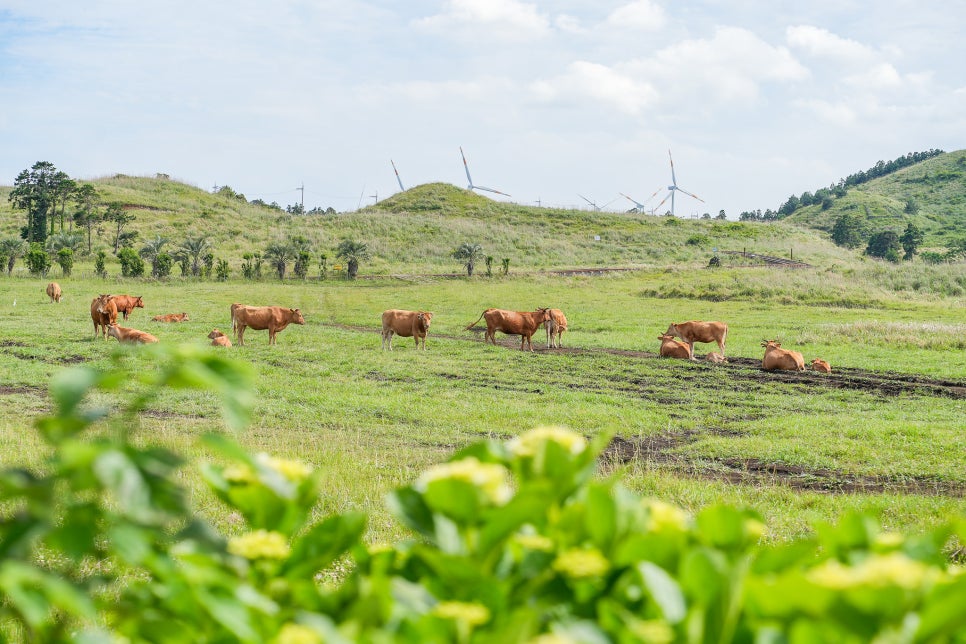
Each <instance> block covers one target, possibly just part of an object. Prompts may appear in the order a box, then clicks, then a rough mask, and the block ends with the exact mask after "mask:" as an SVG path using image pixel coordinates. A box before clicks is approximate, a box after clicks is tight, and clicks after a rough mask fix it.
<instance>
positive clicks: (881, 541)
mask: <svg viewBox="0 0 966 644" xmlns="http://www.w3.org/2000/svg"><path fill="white" fill-rule="evenodd" d="M903 541H905V537H903V536H902V534H900V533H898V532H883V533H881V534H878V535H876V537H875V541H874V542H873V546H875V548H876V549H877V550H894V549H896V548H898V547H899V546H901V545H902V543H903Z"/></svg>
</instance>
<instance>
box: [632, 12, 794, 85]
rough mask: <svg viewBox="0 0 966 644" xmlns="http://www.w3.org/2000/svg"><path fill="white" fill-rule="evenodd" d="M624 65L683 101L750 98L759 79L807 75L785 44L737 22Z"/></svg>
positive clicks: (786, 79)
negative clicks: (709, 35)
mask: <svg viewBox="0 0 966 644" xmlns="http://www.w3.org/2000/svg"><path fill="white" fill-rule="evenodd" d="M628 67H629V68H631V69H634V70H636V71H637V73H638V74H639V75H640V76H641V77H643V78H647V79H649V80H650V81H651V82H652V83H653V84H654V85H656V86H658V87H660V88H661V90H663V91H664V92H665V93H666V94H667V97H668V98H670V99H673V100H682V99H683V100H688V101H709V100H710V101H718V102H740V101H752V100H755V99H757V98H758V95H759V92H760V87H761V85H762V84H763V83H766V82H779V83H788V82H794V81H800V80H803V79H805V78H807V77H808V70H807V69H806V68H805V67H803V66H802V65H801V64H800V63H799V62H798V61H797V60H796V59H795V58H794V57H793V56H792V55H791V53H790V52H789V51H788V50H787V49H785V48H784V47H775V46H772V45H770V44H768V43H767V42H765V41H763V40H761V39H760V38H759V37H758V36H756V35H755V34H754V33H752V32H751V31H749V30H747V29H741V28H737V27H719V28H717V29H716V30H715V32H714V36H713V37H712V38H710V39H693V40H684V41H681V42H679V43H676V44H674V45H671V46H669V47H666V48H664V49H662V50H661V51H659V52H657V54H655V55H654V56H653V57H651V58H648V59H643V60H639V61H635V62H634V63H632V64H630V65H629V66H628Z"/></svg>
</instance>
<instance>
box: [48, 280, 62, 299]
mask: <svg viewBox="0 0 966 644" xmlns="http://www.w3.org/2000/svg"><path fill="white" fill-rule="evenodd" d="M47 297H49V298H50V301H51V302H57V303H58V304H59V303H60V284H58V283H57V282H51V283H50V284H48V285H47Z"/></svg>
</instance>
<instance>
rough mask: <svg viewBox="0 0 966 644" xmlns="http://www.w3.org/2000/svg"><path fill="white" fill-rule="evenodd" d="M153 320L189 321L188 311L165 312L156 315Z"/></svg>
mask: <svg viewBox="0 0 966 644" xmlns="http://www.w3.org/2000/svg"><path fill="white" fill-rule="evenodd" d="M151 321H152V322H187V321H188V314H187V313H165V314H164V315H155V316H154V317H153V318H151Z"/></svg>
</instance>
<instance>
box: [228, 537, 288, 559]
mask: <svg viewBox="0 0 966 644" xmlns="http://www.w3.org/2000/svg"><path fill="white" fill-rule="evenodd" d="M228 552H230V553H232V554H233V555H239V556H241V557H245V558H246V559H285V558H286V557H288V555H289V553H290V552H291V549H290V548H289V545H288V540H287V539H286V538H285V535H284V534H282V533H281V532H268V531H266V530H256V531H254V532H249V533H248V534H243V535H240V536H237V537H232V538H231V539H229V540H228Z"/></svg>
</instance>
